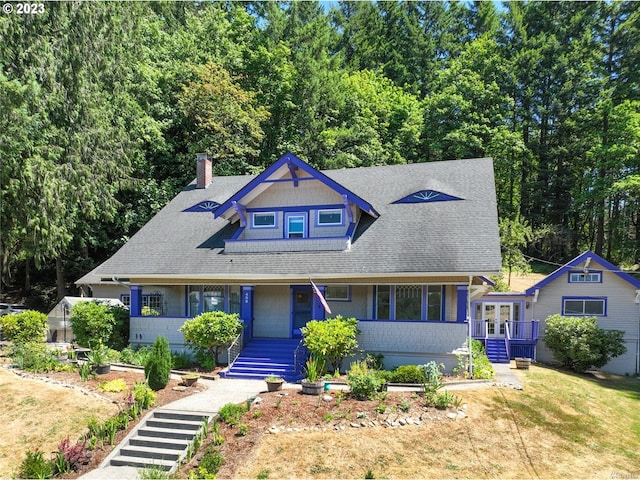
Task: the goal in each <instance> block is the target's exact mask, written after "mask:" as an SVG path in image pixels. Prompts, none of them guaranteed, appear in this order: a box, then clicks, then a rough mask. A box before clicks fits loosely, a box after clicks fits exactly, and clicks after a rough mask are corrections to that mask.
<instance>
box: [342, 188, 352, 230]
mask: <svg viewBox="0 0 640 480" xmlns="http://www.w3.org/2000/svg"><path fill="white" fill-rule="evenodd" d="M342 202H343V203H344V208H345V210H346V211H347V216H348V217H349V223H353V212H352V211H351V202H350V201H349V198H348V197H347V195H346V194H343V195H342Z"/></svg>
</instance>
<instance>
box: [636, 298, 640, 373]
mask: <svg viewBox="0 0 640 480" xmlns="http://www.w3.org/2000/svg"><path fill="white" fill-rule="evenodd" d="M635 303H637V304H638V338H637V339H636V375H640V290H636V300H635Z"/></svg>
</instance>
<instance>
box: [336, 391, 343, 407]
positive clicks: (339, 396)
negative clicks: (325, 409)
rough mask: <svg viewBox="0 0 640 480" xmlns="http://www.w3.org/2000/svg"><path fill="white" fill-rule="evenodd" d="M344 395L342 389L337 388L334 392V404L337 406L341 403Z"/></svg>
mask: <svg viewBox="0 0 640 480" xmlns="http://www.w3.org/2000/svg"><path fill="white" fill-rule="evenodd" d="M344 397H345V393H344V390H338V391H337V392H336V406H337V407H339V406H340V405H341V404H342V401H343V400H344Z"/></svg>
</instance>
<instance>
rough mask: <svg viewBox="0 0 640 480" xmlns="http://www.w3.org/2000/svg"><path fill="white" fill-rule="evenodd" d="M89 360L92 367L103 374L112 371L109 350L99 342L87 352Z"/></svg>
mask: <svg viewBox="0 0 640 480" xmlns="http://www.w3.org/2000/svg"><path fill="white" fill-rule="evenodd" d="M87 362H89V365H91V368H92V369H93V370H94V371H95V372H96V373H97V374H98V375H103V374H105V373H109V372H110V371H111V363H110V362H109V352H108V350H107V348H106V347H105V346H104V345H102V343H99V344H97V345H95V346H94V347H92V348H91V351H90V352H89V353H88V354H87Z"/></svg>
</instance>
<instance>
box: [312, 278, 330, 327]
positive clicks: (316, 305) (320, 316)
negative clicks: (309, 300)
mask: <svg viewBox="0 0 640 480" xmlns="http://www.w3.org/2000/svg"><path fill="white" fill-rule="evenodd" d="M316 287H318V290H320V294H321V295H322V296H323V297H325V296H326V293H325V291H326V289H327V287H326V286H324V285H316ZM311 295H312V297H313V304H312V306H311V320H324V319H325V318H326V317H325V311H324V307H323V306H322V302H321V301H320V299H319V298H318V296H317V295H314V294H313V290H312V291H311Z"/></svg>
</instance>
